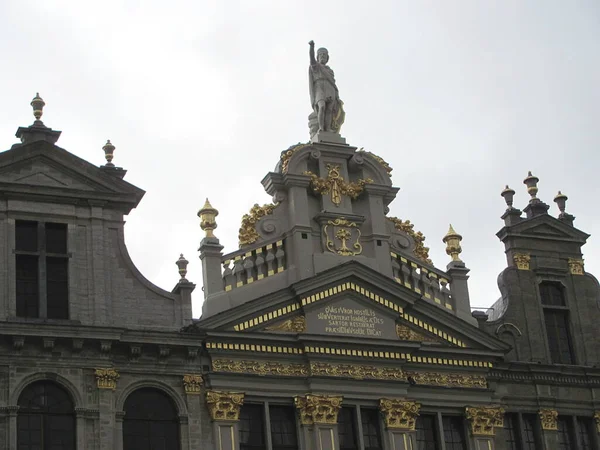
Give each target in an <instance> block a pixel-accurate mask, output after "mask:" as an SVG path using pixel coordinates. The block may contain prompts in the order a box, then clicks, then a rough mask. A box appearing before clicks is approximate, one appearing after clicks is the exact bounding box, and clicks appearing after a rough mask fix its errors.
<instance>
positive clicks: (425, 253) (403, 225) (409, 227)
mask: <svg viewBox="0 0 600 450" xmlns="http://www.w3.org/2000/svg"><path fill="white" fill-rule="evenodd" d="M388 219H389V220H391V221H392V222H393V223H394V227H395V228H396V230H399V231H403V232H405V233H406V234H408V235H409V236H411V237H412V238H413V239H414V241H415V250H414V253H415V256H416V257H417V258H419V259H420V260H422V261H425V262H426V263H429V264H433V262H432V261H431V259H429V247H425V244H424V242H425V236H423V233H421V232H420V231H415V230H414V227H415V226H414V224H412V223H410V220H406V221H403V220H402V219H398V218H397V217H388Z"/></svg>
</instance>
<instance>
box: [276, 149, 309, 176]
mask: <svg viewBox="0 0 600 450" xmlns="http://www.w3.org/2000/svg"><path fill="white" fill-rule="evenodd" d="M309 145H310V144H300V143H298V144H296V145H293V146H291V147H290V148H288V149H287V150H286V151H284V152H282V153H281V157H280V160H281V173H287V172H288V167H289V165H290V159H291V158H292V156H294V153H296V152H297V151H298V150H302V149H303V148H304V147H308V146H309Z"/></svg>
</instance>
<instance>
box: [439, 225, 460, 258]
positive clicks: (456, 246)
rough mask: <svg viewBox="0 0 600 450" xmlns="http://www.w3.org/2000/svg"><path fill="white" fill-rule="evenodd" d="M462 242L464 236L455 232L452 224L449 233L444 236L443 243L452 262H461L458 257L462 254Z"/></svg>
mask: <svg viewBox="0 0 600 450" xmlns="http://www.w3.org/2000/svg"><path fill="white" fill-rule="evenodd" d="M460 241H462V236H461V235H460V234H458V233H457V232H456V231H454V228H452V224H450V228H449V229H448V233H446V236H444V238H443V239H442V242H443V243H444V244H446V254H447V255H448V256H450V257H451V258H452V261H458V262H460V261H461V259H460V258H459V256H458V255H460V254H461V252H462V248H461V246H460Z"/></svg>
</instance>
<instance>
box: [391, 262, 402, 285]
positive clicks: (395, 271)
mask: <svg viewBox="0 0 600 450" xmlns="http://www.w3.org/2000/svg"><path fill="white" fill-rule="evenodd" d="M392 274H393V275H394V280H396V281H397V282H398V283H402V280H401V279H400V264H399V263H398V259H397V258H396V256H392Z"/></svg>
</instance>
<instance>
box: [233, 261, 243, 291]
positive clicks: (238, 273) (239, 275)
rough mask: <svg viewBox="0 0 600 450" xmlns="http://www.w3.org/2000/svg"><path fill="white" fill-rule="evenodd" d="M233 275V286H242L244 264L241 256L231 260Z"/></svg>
mask: <svg viewBox="0 0 600 450" xmlns="http://www.w3.org/2000/svg"><path fill="white" fill-rule="evenodd" d="M233 275H234V277H235V286H236V287H240V286H243V285H244V264H243V261H242V257H241V256H236V257H235V259H234V260H233Z"/></svg>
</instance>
